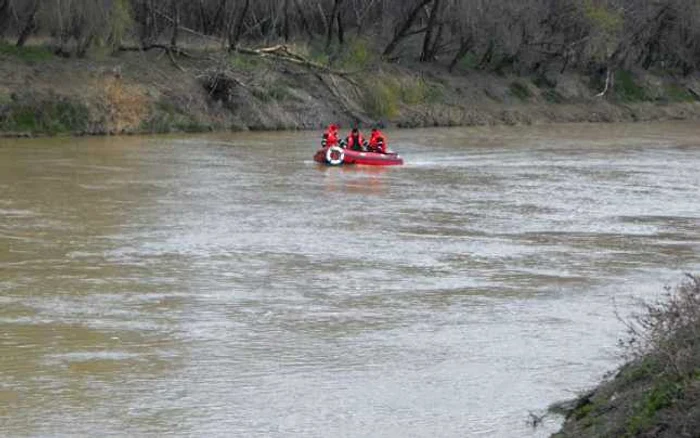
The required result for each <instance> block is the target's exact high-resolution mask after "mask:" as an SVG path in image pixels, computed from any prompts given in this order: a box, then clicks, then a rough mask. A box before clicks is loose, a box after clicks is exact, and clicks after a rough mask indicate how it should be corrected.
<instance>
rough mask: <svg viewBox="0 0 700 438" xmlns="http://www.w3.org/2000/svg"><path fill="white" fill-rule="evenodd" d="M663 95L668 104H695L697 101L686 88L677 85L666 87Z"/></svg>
mask: <svg viewBox="0 0 700 438" xmlns="http://www.w3.org/2000/svg"><path fill="white" fill-rule="evenodd" d="M664 94H665V95H666V97H667V98H668V100H669V101H670V102H695V101H696V100H697V99H696V98H695V96H693V95H692V94H691V93H690V91H688V89H687V88H685V87H683V86H680V85H678V84H668V85H666V86H665V87H664Z"/></svg>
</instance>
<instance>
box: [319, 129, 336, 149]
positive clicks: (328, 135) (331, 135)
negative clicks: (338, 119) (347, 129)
mask: <svg viewBox="0 0 700 438" xmlns="http://www.w3.org/2000/svg"><path fill="white" fill-rule="evenodd" d="M337 145H338V129H337V128H335V127H334V126H329V127H328V129H326V132H324V133H323V137H322V138H321V146H322V147H324V148H325V147H326V146H328V147H331V146H337Z"/></svg>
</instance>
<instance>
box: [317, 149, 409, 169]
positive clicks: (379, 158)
mask: <svg viewBox="0 0 700 438" xmlns="http://www.w3.org/2000/svg"><path fill="white" fill-rule="evenodd" d="M314 161H316V162H317V163H322V164H327V165H329V166H340V165H346V164H364V165H368V166H399V165H401V164H403V158H401V156H400V155H399V154H398V153H397V152H387V153H385V154H382V153H379V152H364V151H355V150H351V149H343V148H341V147H340V146H331V147H325V148H321V149H319V150H318V151H316V154H315V155H314Z"/></svg>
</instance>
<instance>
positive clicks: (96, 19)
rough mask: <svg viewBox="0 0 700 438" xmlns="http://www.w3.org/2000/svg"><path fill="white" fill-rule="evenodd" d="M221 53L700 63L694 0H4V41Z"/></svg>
mask: <svg viewBox="0 0 700 438" xmlns="http://www.w3.org/2000/svg"><path fill="white" fill-rule="evenodd" d="M192 36H198V37H199V38H200V39H205V40H208V41H212V42H215V43H216V44H218V45H219V47H221V49H225V50H231V51H235V50H238V49H240V48H242V47H260V46H263V45H271V44H278V43H283V42H294V43H306V44H309V45H312V46H313V47H315V50H317V52H319V53H323V54H325V55H327V59H328V60H329V62H332V61H333V59H334V58H333V55H334V54H337V53H340V52H342V51H343V50H346V48H347V47H348V46H352V45H353V44H357V42H358V41H361V42H363V43H364V44H365V47H366V48H367V51H369V52H370V53H371V54H372V56H375V57H376V58H380V57H381V58H383V59H384V60H386V61H389V62H392V61H407V60H415V61H420V62H424V63H440V64H441V65H444V66H445V67H447V68H450V69H454V68H455V67H456V66H468V67H469V68H476V69H482V70H487V71H508V72H513V73H519V74H530V73H536V72H539V71H543V70H552V69H556V70H558V71H564V70H567V69H577V70H584V71H604V70H605V69H608V70H610V69H618V68H632V67H636V68H643V69H652V70H657V71H658V70H661V71H663V72H668V73H673V74H683V75H688V74H691V73H693V72H696V71H697V70H698V68H699V67H700V1H698V0H0V38H1V39H4V40H5V44H16V45H17V46H22V45H24V44H27V41H29V40H31V38H33V37H40V38H43V39H44V40H46V39H48V40H49V41H50V44H51V46H52V47H53V48H54V49H55V51H56V52H57V53H59V54H62V55H64V56H78V57H81V56H85V55H86V54H87V53H88V52H89V50H90V49H92V48H94V47H103V48H108V49H111V50H115V51H117V50H125V49H127V48H129V49H134V48H140V49H146V50H147V49H149V48H153V47H161V48H162V47H167V48H170V49H177V48H178V47H182V45H183V41H185V40H187V39H188V38H189V37H192Z"/></svg>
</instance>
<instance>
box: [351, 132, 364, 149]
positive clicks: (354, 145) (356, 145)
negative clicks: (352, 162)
mask: <svg viewBox="0 0 700 438" xmlns="http://www.w3.org/2000/svg"><path fill="white" fill-rule="evenodd" d="M366 146H367V142H366V141H365V138H364V137H363V136H362V134H361V133H360V132H359V131H357V135H356V136H353V134H352V132H350V135H348V141H347V146H346V147H347V148H348V149H351V150H356V151H361V150H362V149H364V148H365V147H366Z"/></svg>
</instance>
